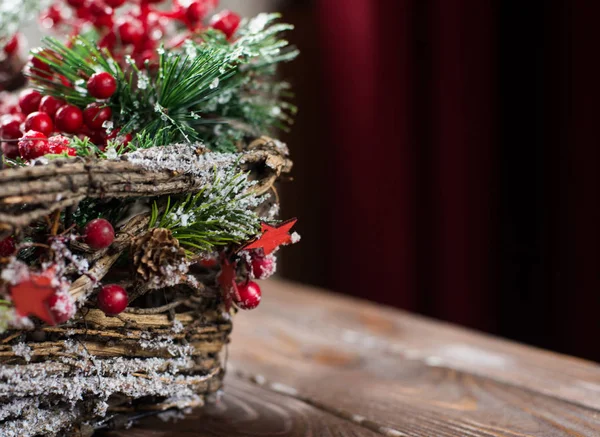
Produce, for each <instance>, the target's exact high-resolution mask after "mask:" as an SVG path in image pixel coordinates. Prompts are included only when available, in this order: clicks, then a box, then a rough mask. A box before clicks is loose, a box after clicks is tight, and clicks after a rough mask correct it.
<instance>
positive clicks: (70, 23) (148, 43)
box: [42, 0, 240, 66]
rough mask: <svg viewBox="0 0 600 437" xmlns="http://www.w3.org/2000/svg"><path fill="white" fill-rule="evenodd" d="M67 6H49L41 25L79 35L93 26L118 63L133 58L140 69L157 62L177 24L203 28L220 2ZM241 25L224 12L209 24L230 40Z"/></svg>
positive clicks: (76, 2)
mask: <svg viewBox="0 0 600 437" xmlns="http://www.w3.org/2000/svg"><path fill="white" fill-rule="evenodd" d="M65 3H66V5H65V4H63V3H62V2H56V3H54V4H53V5H52V6H50V8H49V9H48V10H47V11H46V12H44V13H43V14H42V23H43V24H45V25H46V26H47V27H53V28H61V27H63V28H65V27H68V28H70V29H72V32H73V34H78V33H79V32H80V30H81V29H82V27H83V26H84V25H86V24H88V23H89V24H92V25H93V26H94V27H95V29H96V31H97V32H98V33H99V34H100V40H99V46H100V47H103V48H107V49H109V50H110V51H111V53H112V55H113V57H114V58H115V59H117V60H118V61H120V60H122V59H124V57H125V56H126V55H130V56H132V57H133V59H134V60H135V61H136V63H137V64H138V66H141V65H143V64H144V62H145V61H154V60H156V59H157V53H156V49H157V48H158V46H159V45H160V42H161V41H165V40H166V38H165V37H166V36H167V35H166V33H167V31H168V30H169V27H170V26H171V24H172V23H173V22H174V21H175V22H178V23H180V24H181V25H183V26H185V27H187V29H188V30H189V31H190V32H193V31H196V30H198V29H201V28H202V27H203V25H204V20H205V19H206V18H207V17H208V16H209V14H210V13H211V12H212V11H214V10H215V8H216V7H217V6H218V4H219V0H174V1H172V2H171V3H170V9H166V8H165V7H164V6H163V7H161V8H157V7H156V5H157V4H159V3H165V1H164V0H65ZM64 6H67V7H69V8H71V13H67V11H66V10H65V7H64ZM121 7H124V8H123V9H122V10H120V11H119V13H118V17H117V16H116V15H117V14H115V10H116V9H118V8H121ZM68 16H71V17H72V18H67V17H68ZM239 23H240V17H239V16H238V15H236V14H234V13H233V12H229V11H224V12H222V13H220V14H218V15H215V16H214V17H212V19H211V20H210V22H209V23H208V25H209V26H211V27H213V28H215V29H219V30H221V31H222V32H223V33H225V35H226V36H227V37H228V38H230V37H231V36H232V35H233V34H234V33H235V31H236V30H237V28H238V26H239ZM186 37H189V35H187V36H186ZM179 41H181V42H183V40H182V39H181V38H176V39H173V40H172V41H169V42H168V43H167V44H166V45H167V47H172V46H176V45H177V44H178V42H179Z"/></svg>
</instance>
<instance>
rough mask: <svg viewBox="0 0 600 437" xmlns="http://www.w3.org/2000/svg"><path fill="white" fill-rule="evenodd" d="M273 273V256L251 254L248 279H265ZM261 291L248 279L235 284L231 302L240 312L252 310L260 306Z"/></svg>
mask: <svg viewBox="0 0 600 437" xmlns="http://www.w3.org/2000/svg"><path fill="white" fill-rule="evenodd" d="M274 271H275V259H274V258H273V256H265V255H264V254H262V252H258V251H255V252H253V253H252V254H251V258H250V263H249V269H248V273H249V274H250V277H252V278H257V279H267V278H268V277H269V276H271V275H272V274H273V273H274ZM261 298H262V291H261V289H260V286H259V285H258V284H257V283H256V282H254V281H250V280H249V279H248V280H246V281H245V282H241V283H239V284H237V293H234V295H233V301H234V302H235V304H236V305H237V307H238V308H240V309H242V310H252V309H254V308H256V307H257V306H258V305H259V304H260V299H261Z"/></svg>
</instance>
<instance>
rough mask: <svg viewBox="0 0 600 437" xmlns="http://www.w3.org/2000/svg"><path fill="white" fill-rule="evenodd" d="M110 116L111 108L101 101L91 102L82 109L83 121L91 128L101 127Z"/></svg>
mask: <svg viewBox="0 0 600 437" xmlns="http://www.w3.org/2000/svg"><path fill="white" fill-rule="evenodd" d="M111 117H112V110H111V109H110V108H109V107H108V106H106V105H103V104H101V103H91V104H89V105H87V107H86V108H85V109H84V110H83V121H84V122H85V124H86V126H87V127H89V128H90V129H92V130H98V129H102V125H103V124H104V122H105V121H108V120H110V119H111Z"/></svg>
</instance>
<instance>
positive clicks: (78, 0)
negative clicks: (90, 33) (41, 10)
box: [67, 0, 85, 8]
mask: <svg viewBox="0 0 600 437" xmlns="http://www.w3.org/2000/svg"><path fill="white" fill-rule="evenodd" d="M67 4H68V5H69V6H72V7H74V8H80V7H82V6H83V5H84V4H85V0H67Z"/></svg>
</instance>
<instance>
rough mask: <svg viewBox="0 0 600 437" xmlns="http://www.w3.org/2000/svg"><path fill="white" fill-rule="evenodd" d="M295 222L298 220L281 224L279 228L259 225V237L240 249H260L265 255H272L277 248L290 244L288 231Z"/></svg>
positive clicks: (263, 224) (290, 239)
mask: <svg viewBox="0 0 600 437" xmlns="http://www.w3.org/2000/svg"><path fill="white" fill-rule="evenodd" d="M297 221H298V219H296V218H294V219H291V220H288V221H285V222H283V223H281V224H280V225H279V226H270V225H268V224H267V223H261V224H260V227H261V231H262V234H261V236H260V237H258V239H256V240H254V241H253V242H252V243H250V244H248V245H246V246H244V247H242V249H243V250H249V249H262V250H263V251H264V253H265V255H269V254H271V253H273V251H274V250H275V249H277V248H278V247H279V246H281V245H284V244H290V243H291V242H292V236H291V235H290V229H292V228H293V227H294V225H295V224H296V222H297Z"/></svg>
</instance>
